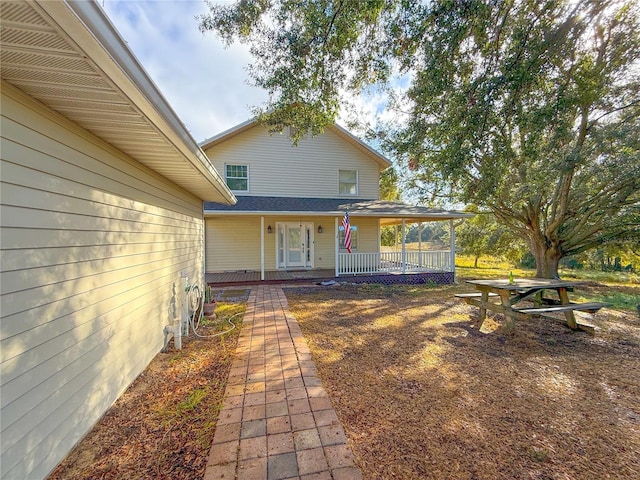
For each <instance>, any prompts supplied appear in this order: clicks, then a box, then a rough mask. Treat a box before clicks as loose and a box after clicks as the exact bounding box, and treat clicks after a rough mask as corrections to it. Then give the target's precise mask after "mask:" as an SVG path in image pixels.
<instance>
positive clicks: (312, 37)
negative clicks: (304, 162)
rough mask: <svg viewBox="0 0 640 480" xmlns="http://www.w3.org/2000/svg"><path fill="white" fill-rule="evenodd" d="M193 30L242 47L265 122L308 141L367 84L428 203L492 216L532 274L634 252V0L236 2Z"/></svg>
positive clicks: (639, 142)
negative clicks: (385, 102)
mask: <svg viewBox="0 0 640 480" xmlns="http://www.w3.org/2000/svg"><path fill="white" fill-rule="evenodd" d="M210 7H211V10H210V13H209V14H208V15H206V16H203V17H201V19H200V20H201V24H200V25H201V29H202V30H203V31H205V30H213V31H216V32H217V33H218V34H219V35H220V36H221V37H222V38H223V39H224V40H225V41H227V42H231V41H234V40H240V41H243V42H246V43H248V44H249V45H250V48H251V52H252V54H253V56H254V60H255V61H254V63H253V65H252V66H251V68H250V70H249V73H250V75H251V77H252V79H253V82H254V83H255V84H256V85H258V86H261V87H264V88H265V89H266V90H267V91H268V92H269V94H270V101H269V103H268V105H266V106H265V108H264V110H262V112H261V116H262V119H263V120H264V122H265V123H266V124H268V125H271V126H273V127H274V128H280V127H281V126H283V125H294V126H296V127H298V128H299V131H301V132H304V131H309V130H310V131H312V132H313V133H318V132H320V131H321V130H322V128H323V127H324V126H326V125H328V124H330V123H331V122H333V121H334V120H335V118H336V116H337V115H338V113H339V111H340V106H341V104H342V102H343V101H344V100H345V99H346V98H349V96H351V95H353V94H358V93H361V92H362V91H363V90H365V89H366V90H367V91H370V89H371V88H372V87H375V88H380V89H382V90H385V91H387V92H388V93H389V98H391V99H392V100H393V102H391V103H390V104H389V108H396V109H397V112H398V121H397V123H396V124H395V125H387V128H386V130H385V132H384V134H385V135H384V137H383V138H384V142H385V146H386V148H388V149H389V151H390V152H391V153H392V154H394V155H395V157H396V158H397V159H398V161H399V162H400V163H401V164H403V165H405V166H407V167H408V168H409V169H410V170H411V172H412V174H413V175H414V176H415V178H416V179H418V180H420V182H419V184H420V185H422V188H423V189H424V192H423V193H424V194H427V193H428V194H430V195H431V196H439V195H446V196H448V198H450V199H454V200H456V201H461V202H465V203H474V204H477V205H480V206H484V207H486V208H488V209H490V210H491V211H492V212H493V213H494V214H495V216H496V218H497V219H498V220H499V221H500V222H502V223H503V224H505V225H507V226H509V227H510V228H511V229H513V230H514V231H515V232H517V233H518V234H519V235H521V236H522V237H523V238H524V239H525V240H526V241H527V243H528V245H529V247H530V249H531V252H532V253H533V255H534V257H535V259H536V264H537V275H538V276H539V277H555V276H557V274H558V263H559V261H560V259H561V258H562V257H565V256H568V255H574V254H578V253H580V252H583V251H585V250H588V249H591V248H594V247H596V246H598V245H602V244H606V243H610V242H616V241H619V240H626V241H631V242H632V243H633V242H640V222H639V221H638V220H639V218H640V193H639V192H640V153H639V152H640V60H639V57H640V21H639V19H638V12H637V10H638V9H637V5H636V4H635V1H632V0H630V1H612V0H610V1H604V0H590V1H586V0H564V1H560V0H558V1H553V0H550V1H544V0H542V1H540V0H535V1H527V0H521V1H518V0H512V1H509V0H493V1H479V0H449V1H446V0H429V1H423V2H420V1H412V0H370V1H357V0H353V1H349V0H342V1H341V0H298V1H289V0H270V1H269V0H256V1H249V0H241V1H239V2H237V3H235V4H233V5H225V6H221V5H217V4H212V5H210Z"/></svg>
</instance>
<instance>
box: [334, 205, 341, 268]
mask: <svg viewBox="0 0 640 480" xmlns="http://www.w3.org/2000/svg"><path fill="white" fill-rule="evenodd" d="M333 220H334V229H333V231H334V232H335V235H334V237H333V238H334V242H333V243H334V249H335V257H336V277H339V276H340V271H339V265H338V255H339V253H340V248H339V247H340V232H339V231H338V217H336V218H334V219H333Z"/></svg>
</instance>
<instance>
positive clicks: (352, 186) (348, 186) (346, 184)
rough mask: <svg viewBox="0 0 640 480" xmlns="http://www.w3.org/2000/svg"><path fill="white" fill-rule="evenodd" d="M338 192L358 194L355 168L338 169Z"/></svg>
mask: <svg viewBox="0 0 640 480" xmlns="http://www.w3.org/2000/svg"><path fill="white" fill-rule="evenodd" d="M338 193H339V194H340V195H357V194H358V171H357V170H338Z"/></svg>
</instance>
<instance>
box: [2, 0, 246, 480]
mask: <svg viewBox="0 0 640 480" xmlns="http://www.w3.org/2000/svg"><path fill="white" fill-rule="evenodd" d="M0 18H1V22H2V39H1V41H2V43H1V45H0V50H1V54H2V57H1V61H2V68H1V72H2V84H1V95H2V104H1V105H2V110H1V124H0V129H1V133H2V135H1V136H2V139H1V141H2V143H1V146H0V151H1V174H2V177H1V182H2V184H1V201H2V202H1V203H2V205H1V214H2V215H1V219H0V221H1V224H0V229H1V230H0V255H1V262H2V263H1V292H0V294H1V297H0V308H1V311H0V314H1V323H0V369H1V370H0V384H1V386H0V388H1V395H0V402H1V405H0V420H1V432H0V446H1V449H0V477H1V478H4V479H26V478H28V479H38V478H44V477H46V476H47V475H48V474H49V473H50V472H51V471H52V470H53V469H54V468H55V467H56V465H57V464H58V463H59V462H60V461H61V460H62V459H63V458H64V457H65V455H66V454H67V453H68V452H69V451H70V450H71V448H72V447H73V446H74V445H75V444H76V443H77V442H78V441H79V440H80V439H81V438H82V437H83V436H84V435H85V434H86V433H87V432H88V431H89V430H90V429H91V427H92V426H93V425H94V424H95V422H96V421H97V420H98V419H99V418H100V417H101V416H102V415H103V413H104V412H105V411H106V410H107V409H108V408H109V407H110V406H111V405H112V404H113V402H114V401H115V400H116V399H117V398H118V397H119V396H120V394H121V393H122V392H123V391H124V390H125V389H126V388H127V386H128V385H129V384H130V383H131V382H132V381H133V380H134V379H135V378H136V377H137V376H138V374H139V373H140V372H142V371H143V369H144V368H145V367H146V366H147V365H148V363H149V362H150V361H151V359H152V358H153V357H154V356H155V355H156V354H157V353H158V352H159V351H160V349H161V348H162V347H163V345H164V341H165V333H164V327H165V326H167V325H170V324H172V323H173V322H174V319H175V318H176V316H177V315H178V312H177V310H178V302H179V300H178V299H179V297H180V294H181V291H182V290H183V289H184V283H185V281H187V280H186V279H187V278H188V281H189V282H191V283H193V282H202V281H203V280H204V278H203V274H204V268H203V262H204V218H203V211H202V202H203V200H208V201H212V202H220V203H222V204H227V205H230V204H233V203H234V202H235V197H234V196H233V194H232V193H231V191H230V190H229V189H228V188H227V187H226V185H225V182H224V180H223V179H222V177H221V176H220V175H219V174H218V172H217V171H216V170H215V169H214V167H213V166H212V165H211V163H210V162H209V160H208V158H207V157H206V156H205V155H204V153H203V152H202V150H201V149H200V148H199V146H198V144H197V143H196V141H195V140H194V139H193V138H192V137H191V135H190V134H189V132H188V131H187V130H186V128H185V127H184V126H183V124H182V123H181V122H180V120H179V119H178V117H177V116H176V114H175V113H174V112H173V110H172V109H171V108H170V106H169V105H168V104H167V102H166V100H165V99H164V98H163V97H162V95H161V94H160V92H159V91H158V89H157V88H156V87H155V85H154V84H153V82H152V81H151V79H150V78H149V77H148V76H147V74H146V73H145V72H144V70H143V69H142V67H141V66H140V64H139V63H138V62H137V60H136V59H135V57H134V56H133V55H132V53H131V51H130V50H129V48H128V47H127V45H126V43H125V42H124V41H123V39H122V38H121V37H120V36H119V34H118V33H117V32H116V31H115V29H114V27H113V25H112V24H111V23H110V21H109V20H108V19H107V17H106V16H105V14H104V13H103V11H102V10H101V8H100V6H99V5H98V4H97V3H95V2H84V1H80V2H69V1H50V0H36V1H30V2H25V1H11V0H3V1H2V2H0Z"/></svg>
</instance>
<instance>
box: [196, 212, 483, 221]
mask: <svg viewBox="0 0 640 480" xmlns="http://www.w3.org/2000/svg"><path fill="white" fill-rule="evenodd" d="M264 215H269V216H271V217H277V216H282V217H294V216H295V217H336V216H340V217H341V216H342V215H344V210H340V211H334V212H330V211H329V212H327V211H321V212H301V211H255V210H205V211H204V216H205V217H220V216H225V217H233V216H242V217H259V216H264ZM349 216H350V217H351V218H364V217H367V218H406V219H416V221H418V220H420V219H428V220H433V221H437V220H452V219H458V218H470V217H473V216H474V215H473V214H469V213H453V212H442V213H430V214H421V215H418V214H402V213H384V214H379V213H371V214H367V213H362V212H349Z"/></svg>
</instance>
